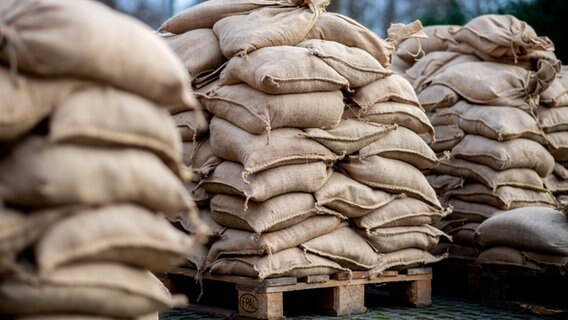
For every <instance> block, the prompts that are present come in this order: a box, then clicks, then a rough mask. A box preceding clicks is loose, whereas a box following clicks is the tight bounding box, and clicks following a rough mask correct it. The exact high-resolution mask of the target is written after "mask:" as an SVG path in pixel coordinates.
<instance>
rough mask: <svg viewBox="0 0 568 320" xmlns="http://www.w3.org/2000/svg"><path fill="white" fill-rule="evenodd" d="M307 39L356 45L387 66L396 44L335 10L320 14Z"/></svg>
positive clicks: (350, 45)
mask: <svg viewBox="0 0 568 320" xmlns="http://www.w3.org/2000/svg"><path fill="white" fill-rule="evenodd" d="M306 39H322V40H327V41H335V42H339V43H342V44H344V45H346V46H348V47H356V48H359V49H362V50H364V51H366V52H368V53H369V54H371V55H372V56H373V57H374V58H375V59H377V61H379V63H380V64H381V65H382V66H383V67H386V66H388V65H389V64H390V61H391V56H392V53H393V51H394V45H393V44H392V43H391V42H388V41H385V40H383V39H381V38H380V37H379V36H378V35H377V34H376V33H374V32H372V31H371V30H369V29H367V28H366V27H365V26H363V25H362V24H360V23H358V22H357V21H355V20H353V19H351V18H349V17H346V16H344V15H341V14H338V13H334V12H323V13H321V14H320V16H319V18H318V19H317V21H316V24H315V25H314V27H313V28H312V29H311V30H310V32H309V33H308V35H307V36H306Z"/></svg>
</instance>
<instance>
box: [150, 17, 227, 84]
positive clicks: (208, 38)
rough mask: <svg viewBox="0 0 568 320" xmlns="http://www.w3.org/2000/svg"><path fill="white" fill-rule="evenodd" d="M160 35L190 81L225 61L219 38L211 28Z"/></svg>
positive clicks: (211, 70) (213, 69)
mask: <svg viewBox="0 0 568 320" xmlns="http://www.w3.org/2000/svg"><path fill="white" fill-rule="evenodd" d="M160 36H161V37H162V39H164V41H165V42H166V43H167V44H168V45H169V46H170V48H172V50H173V51H174V52H175V53H176V55H177V56H178V57H179V58H180V59H181V61H182V62H183V65H184V66H185V70H187V72H189V79H190V80H191V81H192V82H193V80H195V79H196V78H199V77H200V76H203V75H205V74H207V73H211V72H213V71H215V70H217V68H219V67H220V66H221V65H222V64H223V63H225V61H226V59H225V57H224V56H223V53H222V52H221V47H220V46H219V39H217V36H216V35H215V33H213V30H212V29H207V28H203V29H197V30H192V31H188V32H185V33H182V34H179V35H176V34H160Z"/></svg>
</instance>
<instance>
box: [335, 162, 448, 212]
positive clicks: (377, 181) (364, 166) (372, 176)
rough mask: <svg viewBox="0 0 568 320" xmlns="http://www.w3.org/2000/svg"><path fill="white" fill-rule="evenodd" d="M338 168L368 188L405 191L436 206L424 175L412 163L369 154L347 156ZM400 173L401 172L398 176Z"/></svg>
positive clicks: (436, 203)
mask: <svg viewBox="0 0 568 320" xmlns="http://www.w3.org/2000/svg"><path fill="white" fill-rule="evenodd" d="M338 166H339V169H340V170H341V171H342V172H344V174H346V175H348V176H349V177H351V178H353V179H355V180H357V181H359V182H361V183H363V184H366V185H368V186H369V187H372V188H378V189H383V190H385V191H388V192H393V193H405V194H407V195H408V196H410V197H413V198H417V199H420V200H423V201H426V202H427V203H429V204H431V205H433V206H435V207H438V208H440V207H441V206H440V202H439V201H438V199H437V197H436V192H435V191H434V189H432V187H431V186H430V184H428V181H427V180H426V177H424V175H423V174H422V172H420V170H418V169H416V168H415V167H414V166H412V165H410V164H408V163H406V162H403V161H400V160H394V159H388V158H385V157H381V156H369V157H367V158H365V159H359V158H357V157H348V158H346V161H343V162H340V163H339V164H338ZM401 172H404V174H403V175H401Z"/></svg>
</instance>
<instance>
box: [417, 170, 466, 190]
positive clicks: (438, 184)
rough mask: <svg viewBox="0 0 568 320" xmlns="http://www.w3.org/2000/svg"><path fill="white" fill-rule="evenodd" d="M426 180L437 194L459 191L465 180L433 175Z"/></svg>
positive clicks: (444, 175)
mask: <svg viewBox="0 0 568 320" xmlns="http://www.w3.org/2000/svg"><path fill="white" fill-rule="evenodd" d="M426 180H428V183H429V184H430V185H431V186H432V188H434V190H436V193H437V194H444V193H446V192H448V191H450V190H454V189H459V188H461V187H463V184H464V178H462V177H456V176H452V175H446V174H441V175H436V174H431V175H428V176H426Z"/></svg>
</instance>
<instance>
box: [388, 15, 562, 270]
mask: <svg viewBox="0 0 568 320" xmlns="http://www.w3.org/2000/svg"><path fill="white" fill-rule="evenodd" d="M429 28H430V34H431V35H432V37H431V39H430V38H429V39H426V40H420V41H422V43H421V44H417V42H416V41H415V42H414V43H413V42H409V43H408V44H406V43H407V42H408V41H410V40H407V42H405V43H403V44H402V45H401V47H400V48H405V51H400V52H398V53H397V54H396V55H397V56H398V58H397V59H400V60H402V61H405V62H407V63H408V64H407V65H406V66H409V65H410V62H409V57H410V58H412V55H411V53H412V52H413V51H412V50H417V51H419V50H420V49H422V50H423V51H424V52H425V54H424V55H423V57H422V58H420V59H419V60H417V61H416V62H415V63H414V64H413V65H412V66H409V68H408V69H407V70H406V71H405V74H404V75H405V77H406V78H407V79H409V81H410V82H411V83H412V84H413V86H414V88H415V89H416V91H417V92H418V98H419V101H420V102H421V104H422V105H423V106H424V108H425V109H426V110H427V113H428V117H429V119H430V121H431V122H432V124H433V125H434V129H435V131H436V142H435V143H434V144H433V145H431V146H432V148H433V149H434V150H435V151H436V152H438V153H444V152H445V153H449V154H450V158H449V159H448V160H444V161H442V162H441V163H440V165H439V166H437V167H435V168H433V169H431V170H430V175H429V176H428V179H429V181H430V182H431V184H432V185H433V186H434V187H435V188H436V191H437V193H438V194H439V196H440V198H441V200H442V203H443V204H445V205H448V206H452V207H453V213H452V214H451V215H449V216H448V217H447V218H446V219H445V221H443V222H442V223H441V224H440V225H438V226H439V227H440V228H442V230H444V231H446V232H447V233H449V234H450V235H451V236H452V237H453V240H454V241H453V243H445V244H440V245H439V246H438V247H437V248H436V250H435V251H434V252H436V253H438V252H443V251H448V250H449V252H450V257H452V256H453V257H454V258H463V259H469V260H473V259H475V257H476V255H477V254H478V251H477V250H476V249H475V244H474V234H475V230H476V229H477V227H478V226H479V223H481V222H482V221H484V220H485V219H487V218H489V217H491V216H493V215H495V214H497V213H501V212H503V211H506V210H510V209H514V208H520V207H526V206H546V207H554V206H556V200H555V198H554V197H553V196H552V194H551V192H550V191H549V190H548V189H547V188H546V187H545V185H544V183H543V178H544V177H547V176H549V175H550V174H551V173H552V171H553V169H554V158H553V156H552V155H551V154H550V152H549V151H548V150H547V147H546V146H547V139H546V137H545V133H544V131H543V130H542V128H541V126H540V124H539V121H538V107H537V106H538V104H539V97H540V94H542V93H543V92H544V91H545V90H546V89H547V88H548V87H549V85H550V84H551V82H552V81H553V79H554V77H555V75H556V73H557V72H558V71H559V69H560V62H559V61H558V60H557V59H556V58H555V56H554V53H553V50H554V45H553V44H552V42H551V41H550V40H549V39H548V38H546V37H539V36H537V34H536V33H535V32H534V30H533V29H532V28H531V27H530V26H529V25H527V24H526V23H525V22H522V21H519V20H518V19H516V18H515V17H513V16H508V15H485V16H480V17H477V18H475V19H473V20H471V21H470V22H468V23H467V24H466V25H464V26H463V27H459V26H431V27H429ZM405 44H406V45H405ZM417 51H414V52H417ZM405 59H406V60H405ZM401 68H404V67H401ZM452 253H453V255H452Z"/></svg>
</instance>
